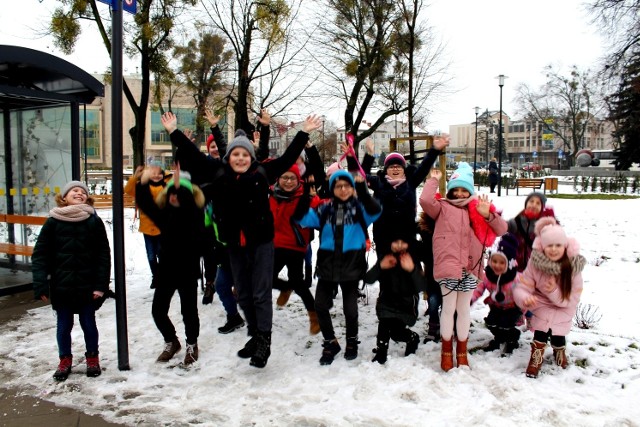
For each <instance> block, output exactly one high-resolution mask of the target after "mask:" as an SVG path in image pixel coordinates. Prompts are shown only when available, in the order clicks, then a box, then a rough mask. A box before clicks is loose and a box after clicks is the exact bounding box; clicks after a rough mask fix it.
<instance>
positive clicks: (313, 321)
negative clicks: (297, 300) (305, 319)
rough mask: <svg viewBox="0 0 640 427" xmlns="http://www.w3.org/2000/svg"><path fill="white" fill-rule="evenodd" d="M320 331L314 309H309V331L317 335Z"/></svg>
mask: <svg viewBox="0 0 640 427" xmlns="http://www.w3.org/2000/svg"><path fill="white" fill-rule="evenodd" d="M318 332H320V323H318V314H317V313H316V312H315V311H309V333H310V334H311V335H317V334H318Z"/></svg>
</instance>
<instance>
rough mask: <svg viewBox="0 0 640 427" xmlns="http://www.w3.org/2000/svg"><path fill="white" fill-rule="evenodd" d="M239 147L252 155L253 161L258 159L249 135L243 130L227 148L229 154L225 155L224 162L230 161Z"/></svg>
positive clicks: (238, 131) (238, 132)
mask: <svg viewBox="0 0 640 427" xmlns="http://www.w3.org/2000/svg"><path fill="white" fill-rule="evenodd" d="M238 147H240V148H244V149H245V150H247V151H248V152H249V154H250V155H251V159H253V160H255V159H256V152H255V149H254V148H253V144H252V143H251V141H249V138H247V134H246V133H245V132H244V131H243V130H242V129H238V130H237V131H236V135H235V137H234V138H233V141H231V144H229V146H228V147H227V153H226V154H225V155H224V160H225V161H229V155H230V154H231V152H232V151H233V150H235V149H236V148H238Z"/></svg>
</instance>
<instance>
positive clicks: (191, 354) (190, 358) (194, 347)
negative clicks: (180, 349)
mask: <svg viewBox="0 0 640 427" xmlns="http://www.w3.org/2000/svg"><path fill="white" fill-rule="evenodd" d="M197 361H198V344H189V343H187V348H186V354H185V355H184V361H183V362H182V363H183V364H184V365H191V364H193V363H195V362H197Z"/></svg>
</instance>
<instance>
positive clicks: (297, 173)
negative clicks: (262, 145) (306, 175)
mask: <svg viewBox="0 0 640 427" xmlns="http://www.w3.org/2000/svg"><path fill="white" fill-rule="evenodd" d="M287 172H291V173H293V174H294V175H295V176H296V178H297V179H298V182H300V181H302V176H301V175H300V168H298V165H296V164H294V165H293V166H291V167H290V168H289V170H287ZM283 175H284V174H283Z"/></svg>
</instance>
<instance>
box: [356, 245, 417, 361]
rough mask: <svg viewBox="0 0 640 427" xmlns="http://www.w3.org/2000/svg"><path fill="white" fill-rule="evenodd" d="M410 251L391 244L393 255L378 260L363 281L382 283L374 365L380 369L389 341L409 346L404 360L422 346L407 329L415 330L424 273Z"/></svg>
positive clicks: (377, 306) (377, 303)
mask: <svg viewBox="0 0 640 427" xmlns="http://www.w3.org/2000/svg"><path fill="white" fill-rule="evenodd" d="M408 249H409V245H408V244H407V243H406V242H404V241H402V240H396V241H395V242H393V243H391V250H390V253H388V254H387V255H385V256H384V257H383V258H382V259H381V260H378V262H377V263H376V265H375V266H373V267H372V268H371V270H369V271H368V272H367V274H366V276H365V278H364V282H365V283H375V281H376V280H378V281H379V282H380V295H379V296H378V301H377V302H376V314H377V316H378V321H379V323H378V337H377V341H376V344H377V348H376V349H375V350H374V352H375V353H376V355H375V357H374V358H373V361H374V362H378V363H380V364H381V365H383V364H384V363H385V362H386V361H387V351H388V349H389V339H393V340H394V341H400V342H406V343H407V347H406V349H405V352H404V355H405V356H409V355H410V354H414V353H415V352H416V350H417V349H418V344H419V343H420V335H418V334H416V333H415V332H413V331H412V330H411V329H409V328H408V327H407V326H413V325H414V324H415V323H416V319H417V318H418V292H419V290H420V287H421V285H422V280H423V278H422V269H421V268H420V264H419V263H417V262H414V260H413V257H412V256H411V254H410V253H409V252H408Z"/></svg>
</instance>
